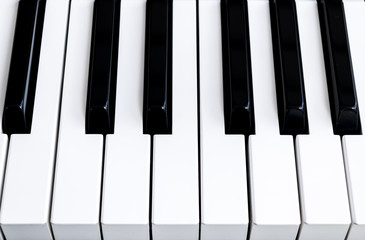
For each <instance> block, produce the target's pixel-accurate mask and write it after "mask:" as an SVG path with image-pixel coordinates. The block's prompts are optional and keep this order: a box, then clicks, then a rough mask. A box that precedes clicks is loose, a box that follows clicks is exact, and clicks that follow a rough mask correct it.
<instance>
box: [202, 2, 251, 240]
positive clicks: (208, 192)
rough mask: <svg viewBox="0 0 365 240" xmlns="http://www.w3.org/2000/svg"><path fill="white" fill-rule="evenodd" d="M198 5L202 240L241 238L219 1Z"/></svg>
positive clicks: (239, 173) (242, 178)
mask: <svg viewBox="0 0 365 240" xmlns="http://www.w3.org/2000/svg"><path fill="white" fill-rule="evenodd" d="M199 4H200V5H199V25H200V26H199V36H200V37H199V38H200V136H201V142H200V146H201V197H202V201H201V209H202V213H201V214H202V217H201V219H202V225H201V239H202V240H213V239H227V240H228V239H229V240H236V239H237V240H238V239H245V238H246V235H247V228H248V220H249V219H248V199H247V178H246V155H245V154H246V153H245V136H244V135H226V134H225V129H224V113H223V79H222V42H221V38H222V35H221V29H220V25H221V15H220V0H201V1H200V3H199Z"/></svg>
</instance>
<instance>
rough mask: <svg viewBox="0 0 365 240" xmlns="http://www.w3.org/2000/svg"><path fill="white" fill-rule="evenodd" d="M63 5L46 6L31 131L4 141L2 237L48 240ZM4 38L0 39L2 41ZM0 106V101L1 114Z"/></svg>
mask: <svg viewBox="0 0 365 240" xmlns="http://www.w3.org/2000/svg"><path fill="white" fill-rule="evenodd" d="M5 2H6V3H7V4H9V5H8V6H7V7H8V9H7V10H5V11H8V12H7V13H6V14H5V16H7V17H9V18H10V19H9V20H7V21H5V23H4V22H2V24H5V26H6V25H7V24H8V25H7V27H9V28H12V27H14V22H13V21H15V17H16V14H15V10H14V9H13V8H14V7H15V9H17V3H15V2H16V1H5ZM2 4H3V3H2ZM10 5H11V6H12V8H10ZM68 7H69V1H68V0H61V1H60V0H48V1H47V3H46V10H45V18H44V27H43V35H42V45H41V52H40V60H39V69H38V78H37V86H36V95H35V102H34V111H33V123H32V129H31V133H30V134H14V135H12V136H11V138H10V142H9V144H10V145H9V153H8V160H7V167H6V176H5V182H4V191H3V199H2V205H1V212H0V223H1V226H2V228H3V232H4V234H5V236H6V238H7V239H37V240H40V239H52V235H51V230H50V224H49V214H50V211H49V209H50V204H51V192H52V183H53V170H54V161H55V149H56V141H57V129H58V116H59V115H58V114H59V99H60V95H61V84H62V77H63V63H64V52H65V49H64V48H65V43H66V31H67V19H68ZM0 8H1V9H2V7H0ZM14 14H15V15H14ZM13 31H14V30H9V33H10V32H11V34H13ZM5 36H6V35H5ZM8 40H9V38H8V37H5V42H7V41H8ZM11 45H12V44H10V45H9V46H8V47H9V49H11V47H10V46H11ZM8 51H9V50H8ZM7 54H9V53H7ZM6 67H7V68H8V67H9V65H8V64H7V66H6ZM6 71H8V70H6ZM5 79H6V80H7V77H6V78H5ZM2 107H3V103H1V113H2V111H3V110H2ZM1 145H2V146H1V151H0V152H1V153H0V154H1V157H3V156H4V153H3V152H2V151H3V150H4V149H5V148H6V147H5V145H4V143H1ZM1 159H3V158H1ZM1 162H2V160H1ZM1 166H3V163H1ZM2 169H3V168H2V167H1V170H2ZM1 172H3V171H1Z"/></svg>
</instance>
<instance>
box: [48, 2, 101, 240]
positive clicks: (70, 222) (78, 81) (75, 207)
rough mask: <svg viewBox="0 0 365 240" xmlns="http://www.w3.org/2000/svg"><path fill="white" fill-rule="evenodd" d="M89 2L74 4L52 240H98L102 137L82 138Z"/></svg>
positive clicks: (62, 113) (88, 32)
mask: <svg viewBox="0 0 365 240" xmlns="http://www.w3.org/2000/svg"><path fill="white" fill-rule="evenodd" d="M93 3H94V1H93V0H77V1H72V4H71V13H70V14H71V15H70V25H69V35H68V36H69V37H68V46H67V53H66V66H65V77H64V85H63V97H62V108H61V120H60V130H59V141H58V151H57V159H56V170H55V182H54V193H53V206H52V214H51V223H52V227H53V232H54V236H55V238H56V239H72V240H77V239H88V240H93V239H100V238H101V236H100V223H99V213H100V199H101V196H100V194H101V192H100V191H101V180H102V179H101V178H102V160H103V136H102V135H89V134H88V135H86V134H85V106H86V93H87V84H88V71H89V56H90V42H91V26H92V17H93Z"/></svg>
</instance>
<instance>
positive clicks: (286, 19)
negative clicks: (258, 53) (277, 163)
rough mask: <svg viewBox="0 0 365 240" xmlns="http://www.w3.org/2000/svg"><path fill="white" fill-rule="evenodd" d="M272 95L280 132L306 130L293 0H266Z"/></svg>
mask: <svg viewBox="0 0 365 240" xmlns="http://www.w3.org/2000/svg"><path fill="white" fill-rule="evenodd" d="M270 18H271V32H272V41H273V51H274V66H275V80H276V81H275V82H276V93H277V94H276V95H277V102H278V112H279V124H280V132H281V134H288V135H296V134H305V133H308V118H307V107H306V101H305V90H304V84H303V72H302V60H301V53H300V41H299V36H298V23H297V12H296V5H295V0H270Z"/></svg>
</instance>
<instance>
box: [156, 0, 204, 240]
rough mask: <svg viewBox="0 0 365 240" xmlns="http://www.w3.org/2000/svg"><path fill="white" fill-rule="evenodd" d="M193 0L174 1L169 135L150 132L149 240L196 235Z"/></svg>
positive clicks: (196, 190) (196, 181) (195, 72)
mask: <svg viewBox="0 0 365 240" xmlns="http://www.w3.org/2000/svg"><path fill="white" fill-rule="evenodd" d="M196 44H197V43H196V1H195V0H174V2H173V54H172V55H173V60H172V62H173V66H172V72H173V73H172V77H173V78H172V79H173V84H172V86H173V93H172V103H173V111H172V114H173V116H172V121H173V123H172V128H173V129H172V135H156V136H154V149H153V165H154V166H153V190H152V191H153V192H152V224H153V225H152V232H153V239H154V240H165V239H166V240H174V239H184V240H193V239H194V240H197V239H198V235H199V234H198V233H199V178H198V173H199V172H198V128H197V123H198V116H197V104H198V103H197V56H196V53H197V48H196Z"/></svg>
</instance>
